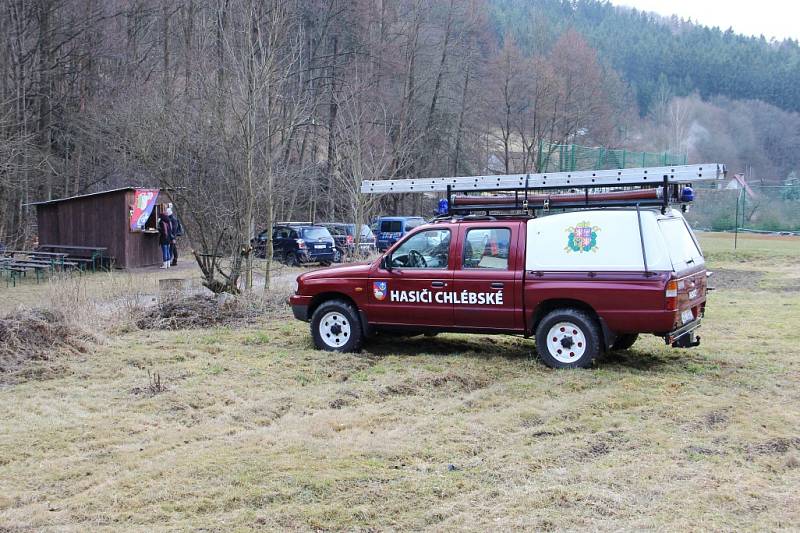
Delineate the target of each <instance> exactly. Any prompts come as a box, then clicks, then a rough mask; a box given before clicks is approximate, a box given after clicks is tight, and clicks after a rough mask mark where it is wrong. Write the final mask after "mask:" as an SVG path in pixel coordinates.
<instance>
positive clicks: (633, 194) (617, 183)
mask: <svg viewBox="0 0 800 533" xmlns="http://www.w3.org/2000/svg"><path fill="white" fill-rule="evenodd" d="M726 172H727V170H726V168H725V165H722V164H719V163H704V164H698V165H676V166H666V167H647V168H628V169H615V170H583V171H575V172H556V173H549V172H548V173H541V174H507V175H497V176H469V177H453V178H427V179H402V180H364V181H363V182H362V183H361V192H362V193H366V194H388V193H414V192H423V193H425V192H444V193H446V195H447V205H446V206H445V208H444V209H442V210H440V211H441V213H442V214H445V213H446V214H452V213H457V212H472V211H485V212H486V213H487V215H488V213H489V212H490V211H511V210H514V211H520V210H521V211H526V212H530V211H531V210H535V209H542V210H544V211H548V210H549V209H551V208H563V209H576V208H590V207H626V206H647V205H651V206H660V207H661V209H662V211H664V212H665V211H666V210H667V208H668V207H669V205H670V204H671V203H678V204H683V205H685V204H686V203H688V202H691V201H692V200H693V199H694V191H693V190H692V188H691V184H692V183H693V182H698V181H712V180H721V179H723V178H724V177H725V174H726ZM497 192H506V193H513V195H508V194H507V195H504V196H497V195H494V196H490V195H486V194H485V193H497ZM454 193H462V194H461V195H457V196H456V195H454ZM465 193H473V194H465ZM474 193H483V194H474Z"/></svg>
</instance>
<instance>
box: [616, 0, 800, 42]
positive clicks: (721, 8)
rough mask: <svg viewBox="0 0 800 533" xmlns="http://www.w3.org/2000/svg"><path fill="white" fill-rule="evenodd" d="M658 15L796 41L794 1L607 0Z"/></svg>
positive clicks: (798, 24) (799, 6) (799, 13)
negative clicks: (673, 16) (789, 38)
mask: <svg viewBox="0 0 800 533" xmlns="http://www.w3.org/2000/svg"><path fill="white" fill-rule="evenodd" d="M611 3H612V4H616V5H623V6H631V7H635V8H637V9H642V10H645V11H653V12H655V13H658V14H659V15H665V16H670V15H678V16H679V17H683V18H684V19H688V18H689V17H691V19H692V20H693V21H695V22H699V23H701V24H703V25H705V26H712V27H713V26H719V27H720V28H722V30H723V31H724V30H727V29H728V28H729V27H733V29H734V31H735V32H736V33H743V34H745V35H756V36H758V35H761V34H762V33H763V34H764V37H766V38H767V39H769V38H771V37H774V38H776V39H779V40H780V39H784V38H787V37H791V38H793V39H798V38H800V2H798V1H797V0H758V1H757V2H752V1H746V0H611Z"/></svg>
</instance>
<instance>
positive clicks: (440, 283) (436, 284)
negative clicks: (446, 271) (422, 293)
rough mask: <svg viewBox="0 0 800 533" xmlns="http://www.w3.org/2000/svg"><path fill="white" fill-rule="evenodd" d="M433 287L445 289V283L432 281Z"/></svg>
mask: <svg viewBox="0 0 800 533" xmlns="http://www.w3.org/2000/svg"><path fill="white" fill-rule="evenodd" d="M431 287H436V288H441V287H444V281H432V282H431Z"/></svg>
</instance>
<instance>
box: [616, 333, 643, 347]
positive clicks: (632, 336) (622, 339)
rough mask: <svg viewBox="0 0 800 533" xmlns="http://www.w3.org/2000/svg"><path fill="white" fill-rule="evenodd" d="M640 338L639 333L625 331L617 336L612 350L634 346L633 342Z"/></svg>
mask: <svg viewBox="0 0 800 533" xmlns="http://www.w3.org/2000/svg"><path fill="white" fill-rule="evenodd" d="M638 338H639V334H638V333H623V334H622V335H620V336H619V337H617V339H616V340H615V341H614V344H612V345H611V350H612V351H617V350H627V349H628V348H630V347H631V346H633V343H635V342H636V339H638Z"/></svg>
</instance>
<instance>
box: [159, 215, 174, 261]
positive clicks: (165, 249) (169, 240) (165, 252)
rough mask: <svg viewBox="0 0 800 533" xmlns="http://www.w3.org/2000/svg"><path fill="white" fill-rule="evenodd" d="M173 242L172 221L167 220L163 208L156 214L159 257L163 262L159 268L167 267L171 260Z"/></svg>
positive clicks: (167, 216) (167, 217)
mask: <svg viewBox="0 0 800 533" xmlns="http://www.w3.org/2000/svg"><path fill="white" fill-rule="evenodd" d="M174 242H175V235H174V234H173V230H172V223H171V222H170V220H169V215H168V214H167V210H166V209H164V210H162V211H161V213H159V214H158V244H159V245H160V246H161V259H162V260H163V261H164V264H162V265H161V268H169V267H170V263H171V262H172V256H171V255H170V248H171V247H172V244H174Z"/></svg>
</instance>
